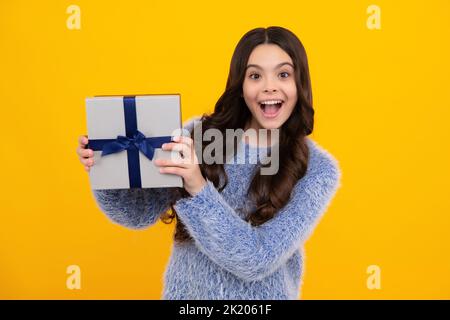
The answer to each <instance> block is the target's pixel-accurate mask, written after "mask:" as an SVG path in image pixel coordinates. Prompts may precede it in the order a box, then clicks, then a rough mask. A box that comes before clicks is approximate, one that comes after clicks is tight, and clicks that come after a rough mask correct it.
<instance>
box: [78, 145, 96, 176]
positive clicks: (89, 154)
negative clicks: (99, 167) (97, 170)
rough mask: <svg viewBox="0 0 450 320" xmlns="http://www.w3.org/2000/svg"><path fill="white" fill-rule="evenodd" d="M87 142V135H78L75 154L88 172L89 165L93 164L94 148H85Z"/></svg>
mask: <svg viewBox="0 0 450 320" xmlns="http://www.w3.org/2000/svg"><path fill="white" fill-rule="evenodd" d="M88 142H89V140H88V138H87V136H79V138H78V143H79V146H78V148H77V154H78V158H79V160H80V162H81V164H82V165H83V166H84V170H86V171H87V172H89V170H90V169H91V167H92V166H93V165H94V150H91V149H86V145H87V144H88Z"/></svg>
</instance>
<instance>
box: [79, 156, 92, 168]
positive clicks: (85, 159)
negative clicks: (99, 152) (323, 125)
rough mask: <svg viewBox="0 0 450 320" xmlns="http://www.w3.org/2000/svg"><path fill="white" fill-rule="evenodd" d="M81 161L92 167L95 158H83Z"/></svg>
mask: <svg viewBox="0 0 450 320" xmlns="http://www.w3.org/2000/svg"><path fill="white" fill-rule="evenodd" d="M80 161H81V163H82V164H83V165H85V166H88V167H92V166H93V165H94V158H81V159H80Z"/></svg>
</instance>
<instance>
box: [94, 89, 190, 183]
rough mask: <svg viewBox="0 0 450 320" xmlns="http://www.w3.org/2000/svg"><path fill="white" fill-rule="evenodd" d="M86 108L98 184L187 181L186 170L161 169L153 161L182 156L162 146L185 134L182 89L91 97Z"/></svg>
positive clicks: (95, 179) (95, 180) (95, 176)
mask: <svg viewBox="0 0 450 320" xmlns="http://www.w3.org/2000/svg"><path fill="white" fill-rule="evenodd" d="M86 112H87V129H88V139H89V144H88V146H87V148H89V149H92V150H94V165H93V166H92V167H91V169H90V172H89V179H90V184H91V187H92V189H129V188H157V187H158V188H159V187H182V186H183V180H182V178H181V177H180V176H178V175H174V174H167V173H160V172H159V168H160V167H159V166H157V165H155V164H154V163H153V161H154V160H155V159H171V158H176V157H177V155H178V157H179V156H180V154H179V152H178V151H171V150H162V149H161V146H162V144H163V143H167V142H170V141H171V140H172V137H173V136H175V135H181V134H182V130H181V104H180V95H178V94H173V95H139V96H95V97H89V98H86ZM174 153H177V155H174Z"/></svg>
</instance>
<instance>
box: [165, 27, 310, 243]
mask: <svg viewBox="0 0 450 320" xmlns="http://www.w3.org/2000/svg"><path fill="white" fill-rule="evenodd" d="M260 44H276V45H278V46H279V47H280V48H281V49H283V50H284V51H285V52H286V53H287V54H288V55H289V56H290V57H291V59H292V61H293V63H294V76H295V82H296V87H297V96H298V100H297V104H296V106H295V107H294V109H293V111H292V113H291V115H290V117H289V118H288V119H287V120H286V122H285V123H284V124H283V125H282V126H281V128H280V131H279V142H278V143H279V155H280V159H279V169H278V172H277V173H276V174H274V175H262V174H259V173H260V170H261V168H258V171H257V172H256V173H257V174H255V175H254V178H253V180H252V182H251V183H250V186H249V188H248V191H247V196H248V197H249V198H250V199H252V201H254V203H255V208H256V209H255V210H254V212H249V213H248V214H247V215H246V221H247V222H250V223H251V225H253V226H258V225H261V224H263V223H264V222H266V221H268V220H270V219H272V218H273V217H274V215H275V214H276V213H277V211H278V210H280V209H281V208H283V207H284V206H285V205H286V204H287V202H288V201H289V198H290V195H291V192H292V189H293V187H294V186H295V184H296V182H297V181H298V180H299V179H300V178H302V177H303V176H304V175H305V172H306V167H307V163H308V158H309V151H308V147H307V145H306V141H305V137H306V136H307V135H309V134H311V133H312V131H313V125H314V109H313V106H312V90H311V81H310V75H309V67H308V60H307V56H306V52H305V49H304V47H303V45H302V43H301V42H300V40H299V39H298V38H297V36H296V35H295V34H294V33H292V32H291V31H289V30H288V29H285V28H282V27H276V26H272V27H268V28H256V29H253V30H250V31H249V32H247V33H246V34H245V35H244V36H243V37H242V38H241V39H240V40H239V42H238V44H237V46H236V48H235V50H234V53H233V56H232V59H231V65H230V71H229V75H228V80H227V83H226V88H225V92H224V93H223V94H222V96H221V97H220V98H219V100H218V101H217V103H216V105H215V109H214V112H213V113H212V114H211V115H207V114H203V115H202V117H201V119H200V120H199V121H201V122H202V123H201V124H202V125H201V130H202V131H201V132H202V135H201V137H202V136H203V132H204V131H205V130H208V129H211V128H215V129H218V130H220V132H222V134H223V136H225V130H226V129H235V130H236V129H244V128H245V126H246V125H247V124H248V123H249V121H250V120H251V117H252V114H251V112H250V110H249V109H248V107H247V105H246V103H245V101H244V98H243V96H242V94H243V89H242V88H243V82H244V78H245V69H246V65H247V62H248V59H249V56H250V54H251V52H252V51H253V49H254V48H255V47H256V46H258V45H260ZM190 132H191V137H192V138H193V139H194V142H195V137H193V134H192V132H193V129H192V130H191V131H190ZM225 140H226V139H224V146H223V147H224V149H223V150H226V149H225V148H226V146H225V143H228V142H226V141H225ZM195 143H199V144H200V145H201V146H202V149H204V148H205V146H206V145H207V142H205V141H202V142H195ZM199 159H200V158H199ZM223 163H225V162H224V161H223V162H221V164H219V163H213V164H206V163H205V162H204V161H201V163H200V164H199V166H200V170H201V172H202V175H203V177H204V178H207V179H208V180H210V181H211V182H212V183H213V184H214V186H215V187H216V189H217V190H218V191H219V192H221V191H222V190H223V189H224V188H225V186H226V185H227V183H228V177H227V174H226V172H225V169H224V164H223ZM267 165H268V164H267ZM262 166H264V165H262ZM221 177H222V179H221ZM221 181H223V184H222V185H219V184H220V182H221ZM172 191H174V192H175V193H176V194H175V196H174V197H173V199H174V200H173V202H172V203H171V204H170V209H169V210H168V211H167V212H165V213H163V214H162V215H161V217H160V219H161V220H162V221H163V222H164V223H171V222H172V221H173V219H176V222H177V224H176V230H175V234H174V240H175V241H176V242H185V241H188V240H192V237H191V236H190V235H189V233H188V231H187V229H186V227H185V225H184V224H183V222H182V221H181V220H180V219H178V216H177V213H176V210H175V209H174V204H175V203H176V201H177V200H178V199H180V198H184V197H189V196H190V195H189V194H188V193H187V191H186V190H185V189H184V188H173V189H172Z"/></svg>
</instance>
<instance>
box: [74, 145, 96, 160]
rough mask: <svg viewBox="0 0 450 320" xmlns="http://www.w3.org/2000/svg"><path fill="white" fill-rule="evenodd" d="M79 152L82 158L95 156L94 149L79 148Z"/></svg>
mask: <svg viewBox="0 0 450 320" xmlns="http://www.w3.org/2000/svg"><path fill="white" fill-rule="evenodd" d="M77 153H78V155H79V156H80V157H82V158H92V157H93V156H94V150H92V149H82V148H80V147H78V148H77Z"/></svg>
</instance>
